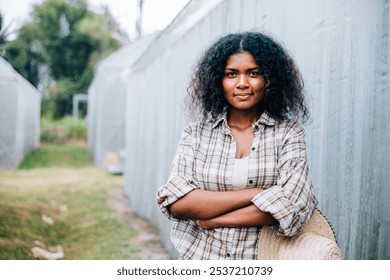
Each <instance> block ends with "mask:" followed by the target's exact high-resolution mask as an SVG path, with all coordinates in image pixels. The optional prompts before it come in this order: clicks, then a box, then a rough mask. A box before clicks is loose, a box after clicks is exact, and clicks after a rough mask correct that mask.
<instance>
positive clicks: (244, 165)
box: [232, 156, 249, 190]
mask: <svg viewBox="0 0 390 280" xmlns="http://www.w3.org/2000/svg"><path fill="white" fill-rule="evenodd" d="M248 168H249V156H248V157H244V158H236V159H235V160H234V166H233V174H232V185H233V190H241V189H245V188H246V184H247V181H248Z"/></svg>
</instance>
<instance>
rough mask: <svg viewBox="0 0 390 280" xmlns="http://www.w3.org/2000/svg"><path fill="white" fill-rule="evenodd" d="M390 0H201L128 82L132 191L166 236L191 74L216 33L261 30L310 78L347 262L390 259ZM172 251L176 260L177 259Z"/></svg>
mask: <svg viewBox="0 0 390 280" xmlns="http://www.w3.org/2000/svg"><path fill="white" fill-rule="evenodd" d="M389 19H390V4H389V1H388V0H382V1H370V0H360V1H359V0H355V1H352V0H350V1H336V0H329V1H321V0H315V1H313V0H299V1H288V0H283V1H282V0H280V1H265V0H258V1H256V0H245V1H244V0H241V1H237V0H225V1H222V0H218V1H192V2H191V3H190V4H189V5H187V7H186V8H185V9H184V10H183V11H182V12H181V14H179V16H178V17H177V18H176V19H175V21H174V22H173V23H172V24H171V25H170V26H168V28H167V29H166V30H165V31H163V32H162V33H161V34H160V36H159V37H158V38H157V39H155V40H154V41H153V42H152V44H151V45H150V47H149V48H148V50H147V51H146V52H145V53H144V54H143V56H142V57H141V58H140V59H139V60H138V61H137V62H136V63H135V65H134V66H133V68H132V73H131V74H130V75H129V83H128V100H127V105H128V111H127V125H126V135H127V140H126V146H127V162H126V168H125V191H126V193H127V194H128V195H129V197H130V200H131V203H132V206H133V208H134V210H135V211H136V213H138V214H139V215H140V216H143V217H146V218H148V219H149V220H151V221H152V222H153V223H154V224H156V225H157V226H158V227H159V228H160V230H161V237H162V240H163V242H164V244H165V245H166V247H167V248H168V249H169V250H170V251H171V252H174V250H173V248H172V245H171V244H170V241H169V228H170V224H169V223H168V221H167V220H166V219H165V218H164V217H163V216H162V214H161V213H160V211H159V210H158V208H157V205H156V202H155V192H156V190H157V188H158V187H159V186H160V185H162V184H164V183H165V182H166V180H167V178H168V175H169V169H170V164H171V161H172V159H173V156H174V153H175V150H176V146H177V143H178V140H179V138H180V135H181V130H182V128H183V126H184V124H185V123H186V119H185V118H184V114H183V97H184V96H185V92H186V87H187V85H188V81H189V76H190V73H191V70H192V67H193V66H194V63H195V61H196V59H197V58H198V57H199V55H200V53H201V52H202V51H203V50H204V48H205V47H206V46H208V45H209V44H210V43H211V42H212V41H214V40H215V39H216V38H217V37H220V36H222V35H225V34H227V33H230V32H235V31H246V30H259V31H265V32H267V33H270V34H272V35H274V37H275V38H277V39H278V40H279V41H281V42H283V43H284V45H285V46H286V48H287V49H288V50H289V51H290V53H291V54H292V55H293V57H294V58H295V59H296V61H297V63H298V65H299V67H300V69H301V71H302V73H303V76H304V79H305V83H306V88H307V91H308V95H309V99H310V105H311V106H310V107H311V112H312V122H310V123H308V124H306V131H307V137H306V139H307V143H308V157H309V164H310V170H311V177H312V179H313V183H314V186H315V190H316V193H317V195H318V198H319V201H320V205H319V207H320V208H321V209H322V210H323V211H324V212H325V214H326V215H327V217H328V218H329V219H330V220H331V222H332V223H333V225H334V227H335V229H336V231H337V233H338V237H339V243H340V246H341V249H342V251H343V254H344V257H345V258H346V259H390V211H389V207H388V204H389V201H390V188H389V186H388V184H389V182H390V178H389V171H390V166H389V152H390V151H389V142H390V141H389V140H390V135H389V123H390V113H389V110H388V107H389V105H390V102H389V99H390V92H389V89H390V83H389V81H390V78H389V75H390V66H389V65H390V61H389V59H390V46H389V25H390V22H389ZM173 254H174V253H173Z"/></svg>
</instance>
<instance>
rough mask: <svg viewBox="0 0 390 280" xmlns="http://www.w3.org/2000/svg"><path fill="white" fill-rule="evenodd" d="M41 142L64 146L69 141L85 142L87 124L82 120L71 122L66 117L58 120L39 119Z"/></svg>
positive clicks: (70, 118) (70, 119)
mask: <svg viewBox="0 0 390 280" xmlns="http://www.w3.org/2000/svg"><path fill="white" fill-rule="evenodd" d="M40 138H41V141H42V142H46V143H53V144H64V143H67V142H68V141H69V140H77V141H83V142H85V141H86V140H87V124H86V122H85V121H83V120H77V121H75V120H73V118H72V117H70V116H66V117H63V118H62V119H59V120H51V119H49V118H45V117H43V118H42V119H41V137H40Z"/></svg>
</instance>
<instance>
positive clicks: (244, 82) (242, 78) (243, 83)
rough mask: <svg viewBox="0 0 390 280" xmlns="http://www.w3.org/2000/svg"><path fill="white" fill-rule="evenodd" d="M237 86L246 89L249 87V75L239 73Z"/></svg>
mask: <svg viewBox="0 0 390 280" xmlns="http://www.w3.org/2000/svg"><path fill="white" fill-rule="evenodd" d="M236 87H237V88H239V89H245V88H247V87H249V83H248V77H247V76H246V75H239V76H238V81H237V85H236Z"/></svg>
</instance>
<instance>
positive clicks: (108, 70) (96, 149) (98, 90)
mask: <svg viewBox="0 0 390 280" xmlns="http://www.w3.org/2000/svg"><path fill="white" fill-rule="evenodd" d="M154 36H155V35H149V36H146V37H143V38H141V39H139V40H137V41H135V42H132V43H129V44H128V45H126V46H123V47H121V48H120V49H119V50H117V51H116V52H114V53H113V54H111V55H110V56H109V57H108V58H106V59H105V60H103V61H102V62H100V63H99V65H98V66H97V69H96V71H95V76H94V79H93V81H92V84H91V86H90V88H89V89H88V144H89V148H90V150H91V152H92V154H93V157H94V160H95V164H96V166H99V167H108V168H109V169H110V168H115V169H116V170H115V171H117V172H120V171H121V169H122V167H121V165H122V161H123V157H124V154H123V152H122V151H124V149H125V117H126V113H125V112H126V94H127V92H126V91H127V83H128V79H127V74H128V72H129V67H130V66H131V65H132V64H133V63H134V61H135V60H137V59H138V57H139V56H140V55H141V54H142V53H143V52H144V51H145V49H146V47H147V46H148V44H149V42H150V41H151V40H152V39H153V38H154ZM131 92H133V91H131Z"/></svg>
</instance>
